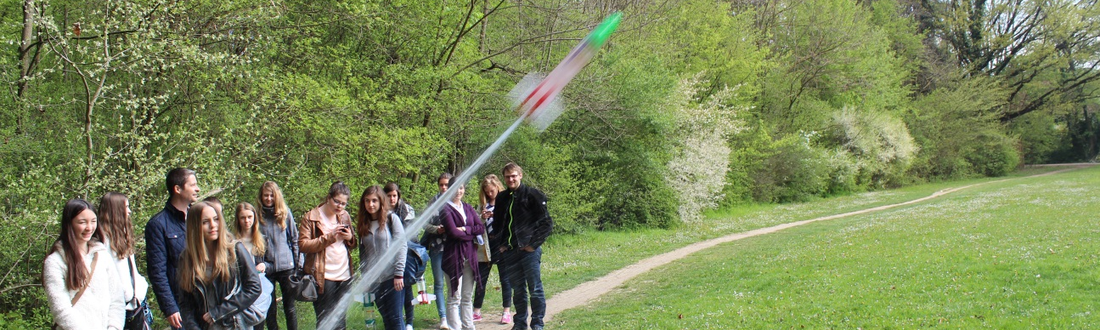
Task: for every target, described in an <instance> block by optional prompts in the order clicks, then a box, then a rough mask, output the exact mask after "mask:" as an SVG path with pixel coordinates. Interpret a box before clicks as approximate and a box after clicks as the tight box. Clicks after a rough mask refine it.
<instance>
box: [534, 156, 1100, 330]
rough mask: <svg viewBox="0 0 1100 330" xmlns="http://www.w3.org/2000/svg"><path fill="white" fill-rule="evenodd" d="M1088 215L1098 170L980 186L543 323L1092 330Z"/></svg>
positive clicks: (687, 263)
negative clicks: (1056, 329)
mask: <svg viewBox="0 0 1100 330" xmlns="http://www.w3.org/2000/svg"><path fill="white" fill-rule="evenodd" d="M965 184H966V183H962V184H959V183H951V184H950V185H951V186H961V185H965ZM933 186H935V185H933ZM925 187H926V186H921V187H914V188H910V189H903V190H900V191H895V192H888V193H887V194H894V195H906V194H908V192H912V193H914V194H916V195H920V194H919V193H918V191H925V192H927V190H925ZM930 190H936V189H935V188H932V189H930ZM845 199H847V197H845V198H840V199H836V200H827V201H825V202H826V203H827V204H831V203H835V204H846V203H849V202H840V201H843V200H845ZM886 199H889V198H886ZM819 203H820V202H813V203H807V204H798V205H791V206H783V207H778V208H777V209H773V210H764V211H760V212H749V213H747V214H744V215H738V216H736V217H734V218H726V219H714V218H712V219H709V220H707V221H713V222H717V223H744V222H750V223H758V222H759V221H756V220H747V219H759V218H768V216H761V215H762V214H771V215H772V216H776V215H775V214H774V213H773V212H776V211H780V209H784V208H790V210H789V212H790V213H795V214H798V215H796V216H793V217H794V218H796V219H792V220H802V219H804V218H808V217H812V215H810V214H808V213H813V212H812V211H809V210H806V209H805V207H807V206H810V205H816V204H819ZM850 203H854V204H858V203H859V202H856V201H854V200H853V201H850ZM844 208H846V207H840V206H837V207H834V209H833V210H834V211H839V210H840V209H844ZM1098 215H1100V168H1091V169H1083V170H1077V171H1072V172H1068V173H1062V174H1057V175H1052V176H1046V177H1037V178H1014V179H1011V180H1007V181H1001V182H993V183H988V184H984V185H980V186H976V187H972V188H970V189H967V190H963V191H959V192H956V193H953V194H950V195H947V196H944V197H941V198H939V199H936V200H932V201H928V202H924V203H920V204H915V205H910V206H904V207H899V208H895V209H891V210H886V211H882V212H878V213H873V214H866V215H860V216H854V217H849V218H844V219H838V220H831V221H825V222H817V223H812V224H808V225H805V226H801V227H795V228H792V229H788V230H785V231H781V232H778V233H774V234H769V235H762V236H757V237H752V238H749V239H745V240H741V241H736V242H731V243H727V244H723V245H720V246H718V247H716V248H712V249H709V250H704V251H702V252H700V253H697V254H694V255H692V256H690V257H688V258H686V259H684V260H681V261H678V262H674V263H672V264H669V265H666V266H664V267H661V268H658V269H656V270H655V271H653V272H650V273H648V274H645V275H642V276H640V277H639V278H636V279H634V280H632V281H629V282H627V284H626V285H624V287H622V288H619V289H616V290H614V291H613V292H612V293H611V294H608V295H606V296H604V297H602V298H601V299H600V300H599V301H597V302H595V303H593V304H591V305H589V306H586V307H584V308H578V309H573V310H569V311H566V312H564V313H562V314H559V315H558V316H556V317H555V318H554V321H553V322H552V324H550V326H551V327H552V328H555V329H610V328H615V329H634V328H656V329H704V328H706V329H727V328H750V329H758V328H766V329H777V328H784V329H786V328H795V329H800V328H803V327H805V328H811V329H821V328H844V329H855V328H865V329H866V328H900V329H910V328H919V327H948V328H998V329H1000V328H1021V329H1048V328H1067V329H1090V328H1092V329H1095V328H1100V317H1098V316H1094V315H1092V313H1093V312H1098V311H1096V307H1097V304H1098V302H1100V290H1098V289H1100V286H1098V285H1097V284H1096V283H1097V279H1098V278H1100V271H1098V270H1097V268H1096V267H1095V265H1096V262H1097V251H1100V242H1098V241H1097V237H1098V235H1097V234H1098V232H1100V224H1098V223H1097V221H1096V219H1097V217H1098ZM783 222H789V221H783ZM727 225H728V224H727ZM732 226H738V225H732Z"/></svg>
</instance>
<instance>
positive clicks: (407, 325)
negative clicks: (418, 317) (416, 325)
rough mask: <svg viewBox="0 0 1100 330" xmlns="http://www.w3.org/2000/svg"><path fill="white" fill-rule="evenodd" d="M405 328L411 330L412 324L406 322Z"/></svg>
mask: <svg viewBox="0 0 1100 330" xmlns="http://www.w3.org/2000/svg"><path fill="white" fill-rule="evenodd" d="M405 330H413V325H412V324H406V325H405Z"/></svg>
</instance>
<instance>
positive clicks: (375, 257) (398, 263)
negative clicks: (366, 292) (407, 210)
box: [359, 212, 408, 290]
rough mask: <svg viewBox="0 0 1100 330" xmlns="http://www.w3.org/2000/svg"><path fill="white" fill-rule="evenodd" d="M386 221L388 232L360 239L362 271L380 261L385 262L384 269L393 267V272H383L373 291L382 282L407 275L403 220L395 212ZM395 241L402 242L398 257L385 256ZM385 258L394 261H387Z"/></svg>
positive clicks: (370, 234) (369, 233)
mask: <svg viewBox="0 0 1100 330" xmlns="http://www.w3.org/2000/svg"><path fill="white" fill-rule="evenodd" d="M386 219H388V220H389V223H388V224H387V225H386V232H383V233H381V235H378V233H371V232H368V233H367V235H365V236H362V237H359V268H360V269H361V270H363V271H365V270H366V269H367V268H366V267H367V266H370V265H371V264H373V263H375V262H378V261H379V260H382V261H383V263H382V264H381V265H383V266H382V267H387V268H388V267H391V266H390V265H393V266H392V267H393V272H392V273H390V272H383V273H382V276H381V277H380V278H378V279H377V280H376V281H375V282H374V283H371V285H370V288H371V290H373V289H374V287H375V286H376V285H378V283H381V282H382V281H386V280H391V279H393V278H403V277H404V275H405V257H406V256H407V253H406V251H407V250H408V241H407V240H403V239H400V238H401V237H404V236H405V226H404V225H402V224H401V219H400V218H398V215H397V214H395V213H393V212H390V213H389V214H387V215H386ZM394 239H397V240H399V241H401V242H400V243H399V244H397V245H398V246H399V248H398V250H397V252H396V253H395V254H396V256H393V255H390V256H387V255H384V254H383V253H385V252H387V251H386V248H388V247H389V246H390V244H392V243H393V242H394ZM383 258H393V259H390V260H386V259H383ZM391 260H392V261H391ZM391 262H392V264H391ZM387 270H388V269H387Z"/></svg>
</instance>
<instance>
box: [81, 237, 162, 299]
mask: <svg viewBox="0 0 1100 330" xmlns="http://www.w3.org/2000/svg"><path fill="white" fill-rule="evenodd" d="M103 247H105V248H106V249H107V252H108V253H110V254H111V259H112V260H111V261H113V264H114V265H115V273H116V274H118V285H119V286H121V287H122V292H123V294H122V301H123V303H124V304H125V305H126V310H133V309H135V308H137V307H138V305H140V304H141V302H143V301H145V297H146V295H147V294H148V293H149V282H148V281H146V280H145V277H144V276H141V273H139V272H138V266H137V261H136V260H135V259H136V258H131V257H133V255H130V256H127V257H124V258H121V259H120V258H119V257H118V256H117V255H115V250H111V240H109V239H107V238H106V237H104V238H103ZM100 258H103V257H100ZM130 266H133V267H134V273H133V274H134V282H133V283H132V284H131V283H130ZM135 286H136V287H137V298H138V299H137V300H138V303H137V304H131V303H130V301H132V300H133V299H134V289H135ZM80 299H84V298H80Z"/></svg>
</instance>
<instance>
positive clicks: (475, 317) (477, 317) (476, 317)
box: [474, 312, 481, 322]
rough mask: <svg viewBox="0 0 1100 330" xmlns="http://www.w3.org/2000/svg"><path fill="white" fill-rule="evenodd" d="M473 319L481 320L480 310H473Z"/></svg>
mask: <svg viewBox="0 0 1100 330" xmlns="http://www.w3.org/2000/svg"><path fill="white" fill-rule="evenodd" d="M474 321H475V322H476V321H481V312H474Z"/></svg>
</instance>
